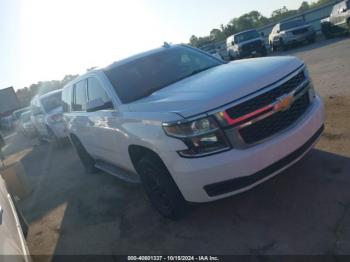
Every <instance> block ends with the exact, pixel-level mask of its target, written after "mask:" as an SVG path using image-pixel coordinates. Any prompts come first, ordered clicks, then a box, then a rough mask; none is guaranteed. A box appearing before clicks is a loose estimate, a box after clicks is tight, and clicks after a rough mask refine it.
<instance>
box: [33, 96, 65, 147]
mask: <svg viewBox="0 0 350 262" xmlns="http://www.w3.org/2000/svg"><path fill="white" fill-rule="evenodd" d="M61 97H62V90H55V91H52V92H49V93H47V94H45V95H42V96H36V97H34V98H33V99H32V101H31V103H30V107H31V114H32V115H31V121H32V123H33V125H34V127H35V130H36V132H37V134H38V136H39V137H40V138H42V139H45V140H50V141H56V142H60V140H62V139H64V138H65V137H66V135H65V131H64V129H65V124H64V121H63V115H62V113H63V108H62V98H61Z"/></svg>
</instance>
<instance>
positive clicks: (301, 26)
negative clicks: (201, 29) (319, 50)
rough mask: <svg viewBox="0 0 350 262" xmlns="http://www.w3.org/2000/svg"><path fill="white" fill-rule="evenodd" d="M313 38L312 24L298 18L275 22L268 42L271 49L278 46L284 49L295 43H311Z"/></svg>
mask: <svg viewBox="0 0 350 262" xmlns="http://www.w3.org/2000/svg"><path fill="white" fill-rule="evenodd" d="M315 39H316V33H315V30H314V28H313V26H312V25H310V24H306V23H305V22H304V21H303V20H301V19H298V20H292V21H287V22H283V23H278V24H276V25H275V26H274V27H273V29H272V32H271V34H270V36H269V44H270V46H271V47H272V51H277V49H278V48H280V49H282V50H286V49H287V48H288V47H289V46H291V45H292V44H295V43H301V42H309V43H313V42H315Z"/></svg>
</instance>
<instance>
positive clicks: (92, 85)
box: [88, 77, 110, 103]
mask: <svg viewBox="0 0 350 262" xmlns="http://www.w3.org/2000/svg"><path fill="white" fill-rule="evenodd" d="M97 98H101V99H102V100H103V102H105V103H106V102H108V101H110V99H109V98H108V96H107V93H106V92H105V90H104V89H103V87H102V86H101V85H100V83H99V82H98V80H97V79H96V78H95V77H89V78H88V100H89V101H90V100H94V99H97Z"/></svg>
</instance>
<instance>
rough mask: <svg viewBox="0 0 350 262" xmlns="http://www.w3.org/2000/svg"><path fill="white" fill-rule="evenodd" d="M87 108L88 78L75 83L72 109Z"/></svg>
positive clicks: (81, 109)
mask: <svg viewBox="0 0 350 262" xmlns="http://www.w3.org/2000/svg"><path fill="white" fill-rule="evenodd" d="M85 110H86V80H82V81H80V82H78V83H76V84H75V85H74V98H73V104H72V111H85Z"/></svg>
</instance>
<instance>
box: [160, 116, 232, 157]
mask: <svg viewBox="0 0 350 262" xmlns="http://www.w3.org/2000/svg"><path fill="white" fill-rule="evenodd" d="M163 128H164V130H165V132H166V134H167V135H168V136H171V137H175V138H178V139H181V140H182V141H183V142H184V143H185V144H186V145H187V147H188V149H186V150H182V151H179V152H178V153H179V154H180V155H181V156H183V157H201V156H206V155H209V154H214V153H219V152H222V151H224V150H228V149H230V145H229V143H228V141H227V139H226V137H225V135H224V134H223V132H222V131H221V129H220V128H219V126H218V124H217V123H216V121H215V120H214V119H213V118H212V117H205V118H201V119H197V120H194V121H190V122H186V123H164V124H163Z"/></svg>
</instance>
